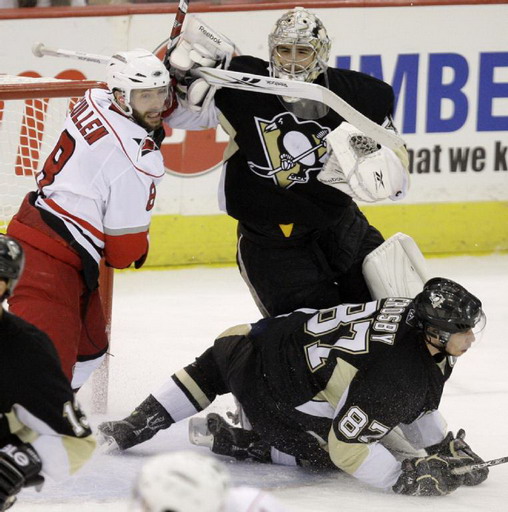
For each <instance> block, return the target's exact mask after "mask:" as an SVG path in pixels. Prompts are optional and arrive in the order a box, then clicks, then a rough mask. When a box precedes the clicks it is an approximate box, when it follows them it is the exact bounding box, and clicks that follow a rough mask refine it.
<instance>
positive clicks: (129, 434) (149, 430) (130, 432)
mask: <svg viewBox="0 0 508 512" xmlns="http://www.w3.org/2000/svg"><path fill="white" fill-rule="evenodd" d="M173 423H174V422H173V419H172V418H171V416H170V415H169V414H168V412H167V411H166V409H164V407H162V405H161V404H160V403H159V402H158V401H157V400H156V399H155V398H154V397H153V396H152V395H150V396H149V397H148V398H147V399H146V400H144V401H143V402H142V403H141V404H140V405H138V407H136V409H134V411H133V412H132V413H131V414H130V415H129V416H127V417H126V418H124V419H123V420H118V421H106V422H104V423H101V424H100V425H99V426H98V427H97V429H98V434H97V441H98V443H99V446H100V447H101V449H102V451H105V452H111V451H115V450H127V449H128V448H131V447H133V446H135V445H137V444H140V443H144V442H145V441H148V440H149V439H151V438H152V437H153V436H154V435H155V434H156V433H157V432H159V430H163V429H166V428H168V427H169V426H170V425H172V424H173Z"/></svg>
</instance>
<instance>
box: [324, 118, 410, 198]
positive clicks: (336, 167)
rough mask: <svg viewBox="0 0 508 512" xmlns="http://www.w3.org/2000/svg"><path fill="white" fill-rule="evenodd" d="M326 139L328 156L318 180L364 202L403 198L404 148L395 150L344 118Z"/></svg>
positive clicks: (406, 180) (405, 181)
mask: <svg viewBox="0 0 508 512" xmlns="http://www.w3.org/2000/svg"><path fill="white" fill-rule="evenodd" d="M326 142H327V145H328V155H329V157H328V160H327V161H326V163H325V165H324V166H323V169H322V170H321V171H320V172H319V174H318V176H317V178H318V180H319V181H320V182H321V183H324V184H325V185H330V186H331V187H333V188H336V189H338V190H340V191H341V192H344V194H347V195H348V196H351V197H352V198H353V199H355V200H359V201H365V202H367V203H374V202H376V201H381V200H383V199H388V198H390V199H391V200H392V201H398V200H399V199H402V198H404V196H405V195H406V192H407V189H408V187H409V173H408V171H407V166H408V160H407V151H406V149H405V148H399V149H398V150H397V154H396V153H395V152H393V151H392V150H391V149H389V148H387V147H386V146H381V145H380V144H378V143H377V142H376V141H375V140H374V139H372V138H371V137H368V136H366V135H365V134H364V133H362V132H361V131H359V130H358V129H357V128H355V127H354V126H352V125H351V124H349V123H346V122H343V123H342V124H341V125H340V126H339V127H338V128H336V129H335V130H333V131H332V132H331V133H329V134H328V136H327V137H326Z"/></svg>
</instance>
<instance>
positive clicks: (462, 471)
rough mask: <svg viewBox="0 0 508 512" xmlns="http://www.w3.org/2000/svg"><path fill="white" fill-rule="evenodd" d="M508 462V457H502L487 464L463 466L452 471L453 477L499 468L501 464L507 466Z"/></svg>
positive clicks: (479, 463)
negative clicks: (489, 468) (479, 470)
mask: <svg viewBox="0 0 508 512" xmlns="http://www.w3.org/2000/svg"><path fill="white" fill-rule="evenodd" d="M506 462H508V457H500V458H499V459H492V460H488V461H486V462H478V463H477V464H470V465H469V466H463V467H461V468H455V469H452V471H451V473H452V474H453V475H464V474H466V473H469V472H470V471H476V470H478V469H483V468H488V467H490V466H497V465H499V464H505V463H506Z"/></svg>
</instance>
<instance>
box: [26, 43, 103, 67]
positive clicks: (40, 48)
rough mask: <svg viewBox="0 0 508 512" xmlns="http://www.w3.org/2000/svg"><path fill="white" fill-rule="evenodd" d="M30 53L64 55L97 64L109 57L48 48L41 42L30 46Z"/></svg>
mask: <svg viewBox="0 0 508 512" xmlns="http://www.w3.org/2000/svg"><path fill="white" fill-rule="evenodd" d="M32 53H33V54H34V55H35V56H37V57H44V56H46V55H50V56H51V57H64V58H67V59H76V60H84V61H86V62H96V63H97V64H106V63H108V62H109V60H110V57H106V56H105V55H97V54H95V53H86V52H76V51H73V50H62V49H59V48H58V49H57V48H48V47H47V46H45V45H44V44H43V43H35V44H34V45H33V47H32Z"/></svg>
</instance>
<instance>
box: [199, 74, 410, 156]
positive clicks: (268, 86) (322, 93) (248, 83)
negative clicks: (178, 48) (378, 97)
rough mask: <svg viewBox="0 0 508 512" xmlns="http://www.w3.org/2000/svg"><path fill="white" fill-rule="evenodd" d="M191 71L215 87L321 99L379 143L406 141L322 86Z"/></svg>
mask: <svg viewBox="0 0 508 512" xmlns="http://www.w3.org/2000/svg"><path fill="white" fill-rule="evenodd" d="M193 73H194V74H196V75H198V76H200V77H202V78H204V79H205V80H206V81H207V82H208V83H209V84H211V85H216V86H218V87H230V88H232V89H240V90H243V91H252V92H261V93H264V94H276V95H278V96H293V97H295V98H305V99H309V100H315V101H320V102H321V103H324V104H325V105H327V106H328V107H330V108H331V109H332V110H334V111H335V112H336V113H337V114H339V115H340V116H341V117H343V118H344V119H345V120H346V121H347V122H348V123H351V124H352V125H353V126H355V127H356V128H358V129H359V130H360V131H362V132H363V133H364V134H365V135H368V136H369V137H372V138H373V139H374V140H375V141H376V142H378V143H379V144H383V145H384V146H387V147H389V148H390V149H392V150H396V149H398V148H399V147H401V146H403V145H404V144H405V142H404V139H402V138H401V137H399V136H398V135H397V134H396V133H395V132H393V131H391V130H386V129H385V128H383V127H382V126H380V125H379V124H377V123H375V122H374V121H371V120H370V119H369V118H368V117H366V116H364V115H363V114H362V113H360V112H358V110H356V109H355V108H353V107H352V106H351V105H350V104H349V103H347V102H346V101H344V100H343V99H342V98H340V97H339V96H337V95H336V94H335V93H333V92H332V91H330V90H329V89H327V88H326V87H322V86H321V85H318V84H312V83H308V82H298V81H296V80H286V79H282V78H272V77H268V76H262V75H253V74H251V73H239V72H238V71H229V70H227V69H215V68H207V67H200V68H197V69H196V70H194V71H193Z"/></svg>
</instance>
